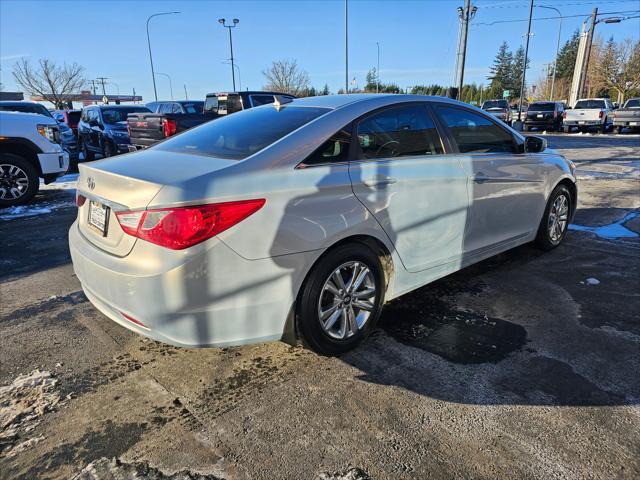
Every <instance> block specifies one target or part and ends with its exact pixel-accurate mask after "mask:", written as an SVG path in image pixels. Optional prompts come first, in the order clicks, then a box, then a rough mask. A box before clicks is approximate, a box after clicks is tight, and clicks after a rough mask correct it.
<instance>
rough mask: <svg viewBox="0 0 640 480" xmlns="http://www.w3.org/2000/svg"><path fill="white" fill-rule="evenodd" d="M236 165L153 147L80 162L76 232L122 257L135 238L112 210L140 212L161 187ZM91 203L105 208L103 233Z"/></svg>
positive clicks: (97, 245)
mask: <svg viewBox="0 0 640 480" xmlns="http://www.w3.org/2000/svg"><path fill="white" fill-rule="evenodd" d="M236 163H237V162H236V161H233V160H223V159H217V158H212V157H204V156H199V155H190V154H182V153H173V152H166V151H159V150H155V149H150V150H145V151H142V152H138V153H135V154H129V155H122V156H118V157H113V158H110V159H107V160H101V161H97V162H93V163H91V164H87V163H81V164H80V165H79V170H80V176H79V177H78V186H77V190H78V194H79V195H82V196H84V197H85V198H86V199H87V200H86V201H85V202H84V204H83V205H82V206H80V207H79V208H78V228H79V229H80V232H81V233H82V234H83V236H84V237H85V238H86V239H87V240H88V241H89V242H91V243H92V244H93V245H95V246H96V247H98V248H100V249H101V250H104V251H106V252H108V253H110V254H112V255H115V256H118V257H124V256H126V255H128V254H129V253H130V252H131V250H132V249H133V247H134V245H135V242H136V240H137V239H136V238H135V237H133V236H131V235H128V234H126V233H125V232H124V231H123V230H122V228H121V227H120V224H119V223H118V219H117V218H116V212H120V211H128V210H144V209H145V208H146V207H147V206H148V205H149V203H150V202H151V201H152V200H153V198H154V197H155V196H156V195H157V194H158V192H160V190H161V189H162V188H163V187H164V186H165V185H180V184H182V183H183V182H185V181H187V180H189V179H191V178H195V177H199V176H202V175H205V174H209V173H212V172H214V171H216V170H219V169H222V168H225V167H227V166H229V165H233V164H236ZM91 202H94V204H99V205H102V206H105V207H107V208H106V215H105V217H106V218H105V224H106V231H104V232H102V231H100V230H99V229H97V228H95V227H94V226H93V225H91V224H90V222H89V216H90V209H91Z"/></svg>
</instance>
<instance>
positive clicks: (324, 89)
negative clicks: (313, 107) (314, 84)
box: [320, 83, 331, 95]
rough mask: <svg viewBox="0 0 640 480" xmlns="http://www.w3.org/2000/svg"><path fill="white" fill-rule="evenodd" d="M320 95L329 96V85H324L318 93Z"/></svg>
mask: <svg viewBox="0 0 640 480" xmlns="http://www.w3.org/2000/svg"><path fill="white" fill-rule="evenodd" d="M320 95H331V91H330V90H329V84H328V83H325V84H324V88H323V89H322V91H321V92H320Z"/></svg>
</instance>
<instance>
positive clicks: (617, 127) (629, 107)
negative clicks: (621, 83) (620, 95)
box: [611, 98, 640, 133]
mask: <svg viewBox="0 0 640 480" xmlns="http://www.w3.org/2000/svg"><path fill="white" fill-rule="evenodd" d="M611 117H612V118H613V131H614V133H620V131H621V130H622V129H623V128H628V129H629V130H632V131H638V130H640V98H630V99H629V100H627V102H626V103H625V104H624V106H623V107H622V108H619V109H618V110H616V111H615V112H613V113H612V114H611Z"/></svg>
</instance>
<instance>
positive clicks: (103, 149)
mask: <svg viewBox="0 0 640 480" xmlns="http://www.w3.org/2000/svg"><path fill="white" fill-rule="evenodd" d="M137 112H147V113H149V112H151V110H149V109H148V108H147V107H145V106H144V105H91V106H89V107H85V108H83V109H82V115H81V116H80V122H79V123H78V141H79V142H80V149H81V150H82V153H83V155H84V159H85V160H88V161H91V160H93V159H94V158H95V155H96V153H97V154H100V155H102V156H103V157H112V156H113V155H117V154H118V153H124V152H128V151H129V132H128V131H127V115H129V114H130V113H137Z"/></svg>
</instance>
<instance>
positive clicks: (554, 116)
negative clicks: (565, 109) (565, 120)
mask: <svg viewBox="0 0 640 480" xmlns="http://www.w3.org/2000/svg"><path fill="white" fill-rule="evenodd" d="M553 118H558V112H557V111H556V110H554V111H553Z"/></svg>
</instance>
